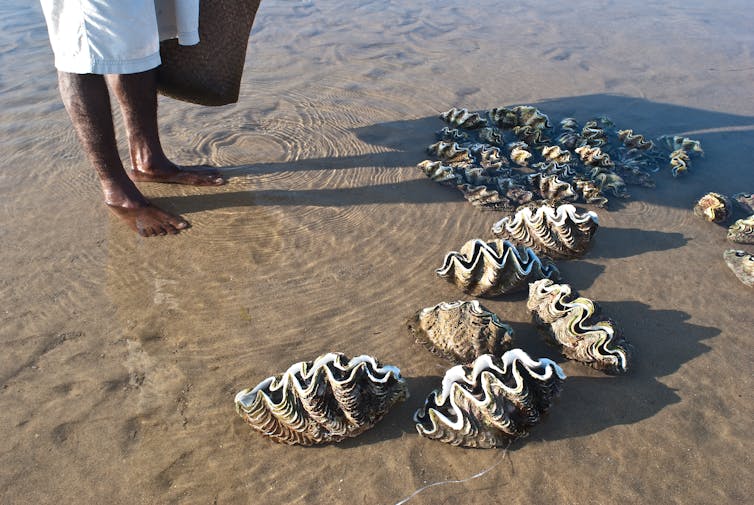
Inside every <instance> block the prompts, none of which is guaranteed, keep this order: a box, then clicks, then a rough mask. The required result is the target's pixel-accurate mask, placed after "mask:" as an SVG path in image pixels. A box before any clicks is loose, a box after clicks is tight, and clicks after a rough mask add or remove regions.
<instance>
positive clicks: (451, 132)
mask: <svg viewBox="0 0 754 505" xmlns="http://www.w3.org/2000/svg"><path fill="white" fill-rule="evenodd" d="M435 136H436V137H437V140H444V141H445V142H457V143H463V142H468V141H469V134H468V133H466V132H463V131H461V130H459V129H458V128H449V127H447V126H446V127H444V128H442V129H441V130H440V131H438V132H437V133H436V135H435Z"/></svg>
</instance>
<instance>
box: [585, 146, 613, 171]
mask: <svg viewBox="0 0 754 505" xmlns="http://www.w3.org/2000/svg"><path fill="white" fill-rule="evenodd" d="M576 154H578V155H579V157H580V158H581V161H582V162H584V164H585V165H588V166H592V167H605V168H612V167H614V166H615V163H613V160H612V159H610V155H609V154H607V153H606V152H604V151H603V150H602V149H601V148H599V147H590V146H581V147H578V148H576Z"/></svg>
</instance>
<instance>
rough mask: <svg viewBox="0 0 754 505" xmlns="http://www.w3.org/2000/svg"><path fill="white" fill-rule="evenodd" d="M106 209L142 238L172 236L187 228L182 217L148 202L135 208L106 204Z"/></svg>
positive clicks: (187, 224) (186, 222)
mask: <svg viewBox="0 0 754 505" xmlns="http://www.w3.org/2000/svg"><path fill="white" fill-rule="evenodd" d="M107 207H108V208H109V209H110V210H111V211H112V212H113V214H115V215H116V216H118V217H119V218H120V219H122V220H123V221H125V222H126V224H127V225H128V226H129V227H130V228H131V229H132V230H133V231H135V232H136V233H138V234H139V235H141V236H142V237H155V236H157V235H167V234H171V235H174V234H176V233H178V232H179V231H181V230H185V229H186V228H188V227H189V223H188V221H186V220H185V219H183V218H182V217H180V216H174V215H173V214H170V213H168V212H165V211H164V210H162V209H160V208H158V207H155V206H154V205H152V204H151V203H149V202H147V203H146V204H144V205H140V206H136V207H123V206H120V205H114V204H110V203H108V204H107Z"/></svg>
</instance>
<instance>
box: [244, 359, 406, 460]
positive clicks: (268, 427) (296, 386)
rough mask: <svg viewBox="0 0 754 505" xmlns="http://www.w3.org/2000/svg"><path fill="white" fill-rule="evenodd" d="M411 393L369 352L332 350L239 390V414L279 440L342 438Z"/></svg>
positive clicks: (365, 426) (366, 426)
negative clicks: (357, 353) (350, 353)
mask: <svg viewBox="0 0 754 505" xmlns="http://www.w3.org/2000/svg"><path fill="white" fill-rule="evenodd" d="M407 397H408V390H407V389H406V382H405V380H404V379H403V378H402V377H401V374H400V370H399V369H398V368H396V367H394V366H389V365H385V366H383V365H381V364H380V363H379V362H378V361H377V360H375V359H374V358H373V357H371V356H366V355H362V356H356V357H354V358H352V359H349V358H348V357H346V356H345V355H343V354H341V353H329V354H325V355H323V356H320V357H318V358H317V359H315V360H314V361H302V362H299V363H296V364H294V365H292V366H291V367H290V368H288V370H286V371H285V372H284V373H282V374H280V375H276V376H273V377H268V378H267V379H265V380H263V381H262V382H260V383H259V384H258V385H257V386H256V387H254V388H253V389H244V390H242V391H240V392H239V393H238V394H236V397H235V404H236V411H237V412H238V414H239V415H240V416H241V417H242V418H243V419H244V420H245V421H246V422H247V423H249V424H250V425H251V427H252V428H254V429H255V430H256V431H258V432H260V433H262V434H263V435H265V436H267V437H269V438H271V439H272V440H274V441H275V442H279V443H283V444H288V445H293V444H300V445H313V444H323V443H328V442H338V441H340V440H342V439H344V438H347V437H354V436H356V435H358V434H360V433H362V432H363V431H365V430H367V429H369V428H371V427H372V426H374V424H375V423H377V422H378V421H379V420H380V419H382V417H383V416H384V415H385V414H386V413H387V411H388V410H389V409H390V408H391V407H392V406H393V405H394V404H395V403H396V402H398V401H401V400H403V399H405V398H407Z"/></svg>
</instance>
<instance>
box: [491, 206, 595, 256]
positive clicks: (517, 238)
mask: <svg viewBox="0 0 754 505" xmlns="http://www.w3.org/2000/svg"><path fill="white" fill-rule="evenodd" d="M598 226H599V221H598V219H597V214H595V213H594V212H592V211H588V212H584V213H583V214H579V212H578V211H577V210H576V207H574V206H573V205H571V204H564V205H560V206H558V207H557V208H554V207H551V206H549V205H544V206H542V207H539V208H538V209H536V210H532V209H531V208H529V207H524V208H522V209H521V210H519V211H518V212H516V214H515V215H514V216H513V217H512V218H511V217H504V218H503V219H501V220H500V221H498V222H496V223H495V224H494V225H493V226H492V233H493V235H495V236H496V237H498V238H501V239H507V240H509V241H511V242H513V243H514V244H517V245H520V246H523V247H530V248H532V249H533V250H535V251H536V252H537V253H539V254H542V255H544V256H549V257H551V258H554V259H563V258H575V257H578V256H580V255H582V254H584V253H585V252H586V251H587V250H588V249H589V246H590V245H591V242H592V238H593V237H594V233H595V232H596V231H597V228H598Z"/></svg>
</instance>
